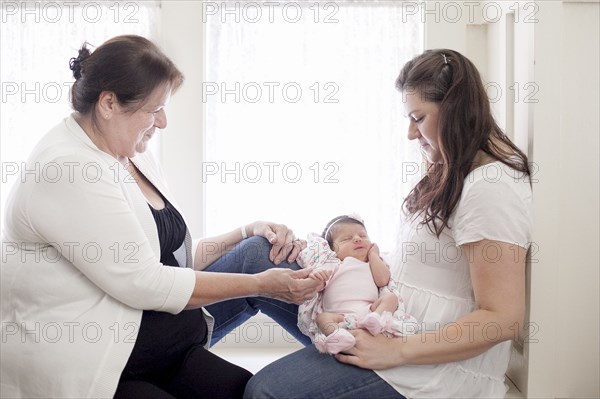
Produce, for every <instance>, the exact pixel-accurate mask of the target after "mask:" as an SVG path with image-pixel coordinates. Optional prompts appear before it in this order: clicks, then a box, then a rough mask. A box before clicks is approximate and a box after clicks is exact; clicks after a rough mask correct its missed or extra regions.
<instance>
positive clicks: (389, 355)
mask: <svg viewBox="0 0 600 399" xmlns="http://www.w3.org/2000/svg"><path fill="white" fill-rule="evenodd" d="M350 333H352V335H354V338H355V339H356V343H355V344H354V347H353V348H351V349H348V350H347V351H345V352H344V353H338V354H337V355H335V358H336V359H337V360H339V361H340V362H342V363H347V364H351V365H353V366H357V367H362V368H364V369H371V370H385V369H389V368H391V367H395V366H400V365H402V364H403V361H402V355H401V348H402V345H405V342H404V339H405V338H403V337H398V338H388V337H386V336H384V335H383V334H379V335H377V336H375V337H374V336H372V335H371V334H370V333H368V332H367V331H366V330H363V329H356V330H350Z"/></svg>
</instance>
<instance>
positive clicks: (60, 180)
mask: <svg viewBox="0 0 600 399" xmlns="http://www.w3.org/2000/svg"><path fill="white" fill-rule="evenodd" d="M70 66H71V69H72V71H73V75H74V77H75V79H76V80H75V83H74V84H73V87H72V96H71V97H72V98H71V100H72V104H73V108H74V109H75V111H76V112H74V113H73V114H72V115H71V116H69V117H68V118H66V119H65V120H64V121H63V122H61V123H60V124H59V125H58V126H56V127H55V128H53V129H52V130H51V131H50V132H48V134H47V135H45V136H44V138H43V139H42V140H41V141H40V142H39V144H38V145H37V146H36V147H35V149H34V150H33V152H32V154H31V156H30V158H29V159H28V161H27V163H26V165H25V169H26V170H28V171H34V172H33V173H28V174H25V175H24V179H23V180H22V181H20V182H19V183H18V184H17V185H16V187H15V188H14V190H13V192H12V193H11V196H10V198H9V200H8V204H7V210H6V218H5V226H4V232H3V238H2V249H3V255H2V266H1V273H2V274H1V281H2V294H1V295H2V338H3V342H2V353H1V355H2V356H1V357H2V368H1V371H2V373H1V387H2V390H1V393H2V396H3V397H53V398H58V397H112V396H113V395H114V396H115V397H135V396H138V397H144V398H149V397H211V398H217V397H223V398H230V397H239V396H241V394H242V393H243V391H244V387H245V385H246V382H247V380H248V379H249V378H250V376H251V374H250V373H249V372H247V371H246V370H244V369H241V368H239V367H237V366H235V365H232V364H229V363H227V362H225V361H224V360H222V359H219V358H218V357H216V356H215V355H213V354H211V353H210V352H208V351H207V349H206V348H207V347H208V345H209V344H210V342H211V333H212V330H213V325H214V324H215V320H214V319H213V317H211V315H210V314H209V313H208V312H207V311H205V310H204V309H203V306H206V305H209V304H213V303H216V302H219V301H223V300H226V299H232V298H245V297H250V298H249V299H238V300H234V301H230V302H228V303H226V305H225V306H223V307H222V308H215V312H214V315H213V316H214V317H215V319H216V329H217V330H218V331H219V334H220V336H222V335H223V334H224V333H225V332H226V331H227V330H228V329H230V328H232V327H233V325H232V324H231V320H230V319H231V315H230V314H227V313H226V312H227V311H229V310H231V309H237V308H239V307H240V306H242V305H243V306H245V307H246V308H249V309H250V310H248V309H246V310H245V313H243V312H239V311H238V312H237V313H236V316H237V317H236V319H235V320H236V321H237V322H238V323H239V322H241V321H243V319H244V318H247V317H249V316H250V315H251V314H253V313H256V312H257V309H258V308H261V307H263V308H264V310H265V312H267V313H271V315H272V316H273V317H274V318H275V319H277V320H279V321H280V322H281V323H282V324H284V325H291V326H294V325H295V317H296V311H297V306H295V305H293V304H286V303H283V302H280V300H282V301H285V302H288V303H300V302H302V301H303V300H305V299H307V298H310V297H311V296H312V295H313V294H314V293H315V292H316V290H317V289H318V288H319V287H318V285H319V283H318V282H316V281H314V280H311V279H306V278H305V277H306V275H307V273H306V271H304V270H301V271H293V270H290V268H283V267H282V268H274V267H273V266H274V264H273V263H272V262H271V261H274V263H276V264H279V263H281V262H282V261H283V260H286V261H288V262H293V261H294V260H295V259H296V256H297V255H298V252H299V251H300V250H301V249H302V246H303V245H305V244H304V243H303V242H302V241H299V240H295V237H294V235H293V233H292V231H290V230H289V229H287V228H286V227H285V226H283V225H278V224H274V223H268V222H254V223H252V224H249V225H246V226H242V227H241V228H239V229H236V230H234V231H231V232H229V233H227V234H223V235H221V236H218V237H213V238H208V239H205V240H204V241H201V242H200V243H199V244H198V245H197V246H196V247H195V248H193V247H192V240H191V236H190V233H189V231H188V229H187V227H186V224H185V221H184V218H183V217H182V215H181V213H180V211H179V209H178V207H177V205H176V203H175V200H174V198H173V196H172V195H171V193H170V192H169V190H168V187H167V184H166V182H165V179H164V177H163V175H162V174H161V171H160V169H159V168H158V166H157V165H156V164H155V163H154V162H153V161H152V159H151V157H150V156H149V154H148V153H147V152H146V149H147V145H148V141H149V140H150V139H151V138H152V136H154V134H155V133H156V129H163V128H164V127H165V126H166V125H167V118H166V113H165V106H166V105H167V103H168V101H169V97H170V95H171V93H172V92H173V91H175V90H176V89H177V88H178V87H179V86H180V84H181V83H182V80H183V77H182V74H181V73H180V72H179V71H178V70H177V68H176V67H175V66H174V65H173V63H172V62H171V61H170V60H169V59H168V58H167V57H166V56H165V55H164V54H163V53H161V52H160V50H159V49H158V48H157V47H156V46H155V45H154V44H152V43H151V42H150V41H148V40H147V39H144V38H142V37H138V36H120V37H115V38H113V39H111V40H109V41H107V42H106V43H104V44H103V45H102V46H100V47H98V48H97V49H96V50H95V51H94V52H93V53H90V52H89V50H88V49H87V48H86V47H85V45H84V46H83V47H82V49H81V50H80V51H79V56H78V57H77V58H74V59H72V60H71V64H70ZM36 171H37V173H36ZM251 236H256V237H253V238H249V239H247V240H246V238H248V237H251ZM260 236H262V237H260ZM241 241H243V242H242V243H241V244H240V245H237V246H236V244H238V243H240V242H241ZM267 241H268V242H267ZM204 243H211V245H210V248H211V251H206V252H205V251H203V249H204V248H206V247H207V246H206V245H204ZM214 243H216V244H217V245H216V246H217V247H218V248H220V250H219V252H216V253H215V251H213V249H214V247H215V245H212V244H214ZM271 244H272V246H271ZM223 255H224V256H223ZM207 266H211V270H214V271H219V272H223V271H225V272H227V271H231V272H235V273H214V272H208V271H201V270H203V269H205V268H206V267H207ZM257 296H263V297H265V298H262V299H260V300H259V298H254V297H257ZM275 305H276V306H275ZM242 313H243V314H242ZM295 333H296V336H297V337H298V338H300V339H302V337H301V335H300V333H299V332H297V331H296V332H295Z"/></svg>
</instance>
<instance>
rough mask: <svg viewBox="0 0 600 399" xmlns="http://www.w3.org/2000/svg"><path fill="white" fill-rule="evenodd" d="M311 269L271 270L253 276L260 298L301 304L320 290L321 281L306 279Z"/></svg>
mask: <svg viewBox="0 0 600 399" xmlns="http://www.w3.org/2000/svg"><path fill="white" fill-rule="evenodd" d="M311 271H312V270H311V269H300V270H290V269H287V268H273V269H269V270H266V271H264V272H261V273H258V274H255V276H256V277H257V278H258V279H259V286H260V293H259V294H260V296H265V297H269V298H273V299H279V300H281V301H284V302H288V303H295V304H298V305H299V304H301V303H302V302H304V301H306V300H308V299H311V298H312V297H314V296H315V294H316V293H317V292H318V291H320V290H322V289H323V287H324V285H325V283H324V282H323V281H319V280H315V279H312V278H308V276H309V274H310V273H311Z"/></svg>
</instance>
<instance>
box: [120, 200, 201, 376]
mask: <svg viewBox="0 0 600 399" xmlns="http://www.w3.org/2000/svg"><path fill="white" fill-rule="evenodd" d="M163 199H164V201H165V207H164V208H163V209H158V210H157V209H154V208H152V207H151V206H150V209H151V211H152V216H154V221H155V222H156V227H157V229H158V238H159V241H160V261H161V263H162V264H163V265H164V267H180V265H179V264H178V263H177V260H176V259H175V256H174V255H173V252H174V251H176V250H177V249H179V248H180V247H181V246H182V245H184V240H185V235H186V230H187V228H186V225H185V221H184V220H183V217H181V214H180V213H179V212H177V209H175V207H174V206H173V205H171V203H170V202H168V201H167V200H166V199H165V198H164V197H163ZM207 332H208V331H207V325H206V320H205V319H204V314H203V312H202V309H193V310H184V311H182V312H180V313H179V314H176V315H173V314H171V313H167V312H157V311H153V310H144V312H143V314H142V322H141V324H140V329H139V332H138V336H137V339H136V341H135V345H134V347H133V351H132V352H131V355H130V356H129V360H128V362H127V365H126V366H125V369H124V370H123V373H122V375H121V379H136V378H143V377H154V378H167V377H169V373H170V371H171V370H173V369H174V368H175V367H176V365H177V364H178V363H180V362H181V361H182V360H183V358H184V357H185V354H186V353H187V351H188V350H189V349H190V347H192V346H194V345H204V344H205V343H206V340H207Z"/></svg>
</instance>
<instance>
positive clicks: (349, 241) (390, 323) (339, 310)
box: [298, 215, 416, 354]
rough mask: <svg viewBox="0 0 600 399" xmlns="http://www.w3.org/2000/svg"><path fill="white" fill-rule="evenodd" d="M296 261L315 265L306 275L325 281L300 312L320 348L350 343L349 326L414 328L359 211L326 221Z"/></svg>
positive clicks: (395, 332) (393, 331)
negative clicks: (356, 213) (324, 225)
mask: <svg viewBox="0 0 600 399" xmlns="http://www.w3.org/2000/svg"><path fill="white" fill-rule="evenodd" d="M298 263H299V264H300V266H301V267H313V268H314V270H313V272H312V273H311V274H310V277H311V278H314V279H317V280H321V281H323V282H325V288H324V289H323V290H322V291H321V292H320V293H318V294H317V295H316V296H315V298H313V299H311V300H310V301H307V302H305V303H304V304H302V305H301V306H300V309H299V311H298V326H299V327H300V330H301V331H302V332H303V333H304V334H306V335H308V336H309V337H311V339H312V341H313V343H314V344H315V346H316V348H317V349H318V350H319V351H320V352H322V353H330V354H336V353H339V352H343V351H345V350H347V349H350V348H352V347H353V346H354V343H355V339H354V336H353V335H352V334H351V333H350V332H348V331H347V330H348V329H354V328H364V329H366V330H368V331H369V332H370V333H371V334H372V335H378V334H380V333H384V334H386V335H388V336H400V335H408V334H412V333H414V332H416V327H415V326H416V320H415V319H414V318H413V317H412V316H409V315H407V314H406V313H405V312H404V306H403V303H402V301H401V300H400V298H399V296H398V291H397V287H396V285H395V282H394V281H393V280H392V279H391V273H390V269H389V267H388V266H387V264H386V263H385V262H384V261H383V259H382V258H381V256H380V255H379V248H378V246H377V244H375V243H372V242H371V241H370V239H369V236H368V234H367V231H366V229H365V225H364V223H363V221H362V220H361V219H360V218H359V217H358V216H356V215H350V216H348V215H344V216H339V217H337V218H334V219H332V220H331V221H330V222H329V223H328V224H327V226H326V227H325V230H324V232H323V234H322V236H320V237H319V236H317V235H316V234H312V235H309V237H308V246H307V247H306V249H304V250H303V251H302V252H301V254H300V257H299V259H298Z"/></svg>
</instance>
